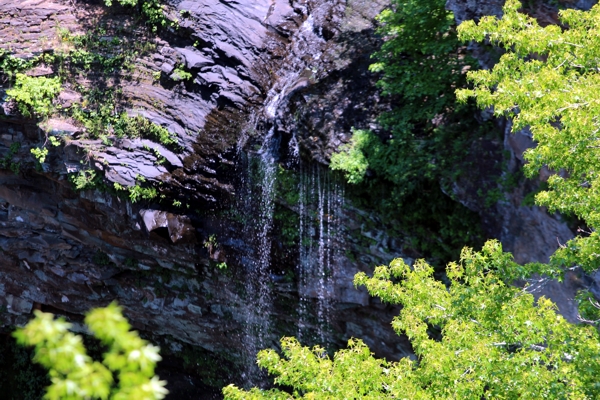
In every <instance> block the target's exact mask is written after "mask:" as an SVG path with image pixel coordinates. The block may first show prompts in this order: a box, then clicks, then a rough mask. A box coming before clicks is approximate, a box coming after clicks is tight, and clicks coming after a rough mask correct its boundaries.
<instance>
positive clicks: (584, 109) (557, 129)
mask: <svg viewBox="0 0 600 400" xmlns="http://www.w3.org/2000/svg"><path fill="white" fill-rule="evenodd" d="M520 6H521V5H520V3H519V2H518V1H516V0H510V1H507V2H506V4H505V6H504V16H503V17H502V19H497V18H495V17H484V18H482V19H481V21H480V22H479V23H478V24H476V23H474V22H472V21H469V22H465V23H464V24H462V25H461V26H460V27H459V32H460V37H461V39H463V40H476V41H483V40H486V39H487V40H489V41H490V42H491V43H493V44H496V45H500V46H502V47H504V48H506V50H507V51H506V53H505V54H504V55H503V56H502V57H501V58H500V61H499V62H498V63H497V64H496V65H495V66H494V68H493V69H492V70H485V71H475V72H470V73H469V75H468V76H469V80H471V81H472V82H473V84H474V88H473V89H472V90H459V91H458V92H457V94H458V96H459V98H460V99H462V100H463V101H466V100H467V99H468V98H469V97H475V99H476V100H477V104H478V105H479V106H480V107H490V106H492V107H493V109H494V113H495V114H496V115H506V116H509V117H511V118H512V119H513V131H518V130H520V129H523V128H525V127H530V129H531V133H532V135H533V138H534V140H535V141H536V142H537V146H536V147H535V148H533V149H529V150H527V151H526V152H525V155H524V156H525V159H526V160H527V161H528V163H527V165H526V166H525V173H526V174H527V175H528V176H530V177H535V176H536V175H537V174H538V171H539V170H540V169H541V168H543V167H547V168H549V169H550V170H551V171H555V172H556V171H561V172H560V173H554V174H553V175H552V176H551V177H550V178H549V179H548V190H543V191H541V192H540V193H538V194H537V195H536V202H537V203H538V204H539V205H543V206H546V207H548V208H549V210H550V211H559V212H562V213H567V214H574V215H575V216H577V217H578V218H580V219H582V220H583V221H585V223H587V224H588V226H590V227H591V228H592V230H594V231H595V230H596V229H597V228H598V227H600V207H599V206H600V195H599V193H600V174H599V172H600V146H599V145H598V143H599V140H600V136H599V135H598V132H599V131H600V120H599V118H598V115H600V74H599V73H598V69H597V66H598V55H599V54H600V30H599V29H598V21H599V20H600V6H599V5H596V6H594V7H593V8H592V9H591V10H590V11H589V12H583V11H576V10H563V11H561V12H560V14H559V15H560V18H561V22H562V24H564V26H565V27H568V29H567V28H561V27H560V26H557V25H549V26H546V27H541V26H540V25H539V24H538V23H537V21H536V20H535V19H533V18H531V17H529V16H527V15H525V14H523V13H520V12H519V8H520ZM599 247H600V244H599V243H598V236H597V234H595V233H594V234H592V235H591V236H589V237H586V238H581V237H580V238H578V239H575V240H573V241H570V242H569V244H568V245H567V246H566V247H565V248H564V249H561V250H560V251H559V252H558V253H557V254H556V255H555V256H554V257H553V262H555V263H558V262H561V261H562V262H563V263H565V264H564V265H566V266H570V263H578V264H580V265H582V266H583V267H584V268H585V269H586V270H588V271H589V270H590V269H592V268H597V267H598V263H597V261H596V258H597V255H596V254H597V253H594V251H595V250H596V249H598V248H599Z"/></svg>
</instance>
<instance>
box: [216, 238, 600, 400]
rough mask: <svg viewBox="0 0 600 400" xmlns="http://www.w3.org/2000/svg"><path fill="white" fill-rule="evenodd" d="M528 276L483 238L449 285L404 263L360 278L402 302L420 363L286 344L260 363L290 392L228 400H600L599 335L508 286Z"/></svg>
mask: <svg viewBox="0 0 600 400" xmlns="http://www.w3.org/2000/svg"><path fill="white" fill-rule="evenodd" d="M525 272H526V269H525V268H523V267H520V266H518V265H517V264H515V263H514V262H513V261H512V258H511V255H510V254H508V253H504V252H502V247H501V245H500V244H499V243H498V242H497V241H488V242H487V243H486V244H485V246H484V247H483V249H482V250H481V251H480V252H474V251H472V250H471V249H469V248H465V249H463V252H462V255H461V259H460V262H458V263H450V264H449V265H448V278H449V280H450V284H449V287H446V286H445V285H444V284H443V283H441V282H440V281H438V280H436V279H435V278H434V276H433V268H432V267H431V266H429V265H428V264H427V263H426V262H425V261H422V260H421V261H417V262H416V263H415V264H414V266H412V267H410V266H408V265H407V264H405V263H404V261H402V260H401V259H397V260H394V261H393V262H392V263H391V264H390V266H389V267H386V266H381V267H378V268H376V269H375V272H374V274H373V277H371V278H369V277H367V276H366V275H365V274H364V273H359V274H357V275H356V277H355V284H356V285H359V286H366V288H367V290H368V291H369V293H370V294H371V295H373V296H377V297H379V298H380V299H381V300H382V301H384V302H388V303H392V304H402V305H403V309H402V311H401V312H400V315H399V316H398V317H396V318H395V319H394V321H393V322H392V325H393V327H394V329H395V330H396V331H397V332H398V334H405V335H407V336H408V338H409V339H410V341H411V343H412V346H413V349H414V351H415V354H416V356H417V359H416V360H413V359H410V358H404V359H401V360H400V361H398V362H388V361H385V360H378V359H375V358H374V357H373V356H372V354H371V353H370V351H369V349H368V348H367V347H366V346H365V345H364V344H363V343H362V342H361V341H360V340H354V339H353V340H350V341H349V343H348V345H349V348H348V349H346V350H340V351H338V352H337V353H336V354H335V355H334V357H333V359H330V358H329V357H328V356H327V355H326V352H325V350H324V349H322V348H320V347H318V346H316V347H314V348H312V349H309V348H306V347H302V346H301V345H300V344H299V343H298V342H297V341H296V340H295V339H293V338H284V339H283V340H282V349H283V354H284V358H282V357H280V356H279V355H278V354H277V353H276V352H275V351H273V350H265V351H262V352H260V353H259V355H258V364H259V365H260V366H261V367H263V368H266V369H267V370H268V371H269V372H270V373H272V374H274V375H276V378H275V383H276V384H279V385H283V386H284V387H289V388H290V390H289V391H285V390H282V389H271V390H259V389H256V388H255V389H252V390H250V391H249V392H245V391H243V390H240V389H238V388H236V387H235V386H233V385H230V386H228V387H226V388H225V389H224V390H223V392H224V394H225V398H226V399H300V398H303V399H334V398H345V399H356V398H361V399H363V398H364V399H381V398H404V399H448V398H453V399H483V398H485V399H497V398H504V399H515V398H522V399H539V398H552V399H559V398H565V399H567V398H569V399H585V398H590V399H591V398H597V397H598V396H600V383H598V379H597V376H598V373H600V358H598V352H599V351H600V337H599V335H598V332H597V331H596V329H595V328H593V327H591V326H577V325H572V324H570V323H568V322H567V321H565V320H564V318H563V317H561V316H560V315H558V314H557V312H556V306H555V305H554V304H553V303H552V302H551V301H549V300H548V299H545V298H541V299H539V300H538V301H537V302H535V301H534V298H533V296H532V295H531V294H530V293H527V292H526V291H524V290H522V289H519V288H516V287H513V286H511V285H508V284H506V282H507V281H511V280H512V279H514V278H517V277H520V276H522V274H524V273H525Z"/></svg>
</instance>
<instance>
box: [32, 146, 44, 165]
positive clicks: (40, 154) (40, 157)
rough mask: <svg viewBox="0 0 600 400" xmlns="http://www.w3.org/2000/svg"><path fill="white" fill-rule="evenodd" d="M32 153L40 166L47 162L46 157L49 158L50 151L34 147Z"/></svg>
mask: <svg viewBox="0 0 600 400" xmlns="http://www.w3.org/2000/svg"><path fill="white" fill-rule="evenodd" d="M30 151H31V154H33V156H34V157H35V159H36V160H37V162H39V163H40V164H43V163H44V161H46V156H48V149H47V148H46V147H34V148H32V149H31V150H30Z"/></svg>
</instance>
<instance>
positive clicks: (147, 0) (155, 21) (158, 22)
mask: <svg viewBox="0 0 600 400" xmlns="http://www.w3.org/2000/svg"><path fill="white" fill-rule="evenodd" d="M117 2H118V3H119V4H120V5H122V6H128V7H140V8H141V12H142V14H143V15H144V17H145V18H146V20H147V21H148V25H150V27H151V28H152V31H153V32H156V31H157V30H158V28H159V27H164V26H166V25H167V18H166V16H165V13H164V11H163V7H162V5H161V4H160V1H159V0H141V1H140V0H117ZM104 4H106V6H108V7H110V6H112V4H113V2H112V0H104Z"/></svg>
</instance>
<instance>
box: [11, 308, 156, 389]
mask: <svg viewBox="0 0 600 400" xmlns="http://www.w3.org/2000/svg"><path fill="white" fill-rule="evenodd" d="M85 322H86V324H87V326H88V328H89V329H90V331H91V332H92V333H93V334H94V336H95V337H96V338H98V339H99V340H100V341H101V342H102V344H103V345H105V346H106V347H107V348H108V351H107V352H106V353H105V354H104V359H103V360H102V363H100V362H98V361H94V360H93V359H91V358H90V357H89V356H88V355H87V353H86V349H85V347H84V345H83V342H82V338H81V336H77V335H74V334H73V333H71V332H69V328H70V326H71V324H69V323H68V322H66V321H64V320H63V319H57V320H55V319H54V317H53V315H52V314H48V313H42V312H40V311H35V318H34V319H33V320H31V321H30V322H29V323H28V324H27V325H26V326H25V327H24V328H21V329H18V330H17V331H16V332H15V333H14V336H15V337H16V339H17V341H18V342H19V343H20V344H23V345H27V346H35V356H34V358H33V360H34V361H35V362H37V363H39V364H41V365H42V366H44V367H45V368H48V369H49V371H50V372H49V373H50V378H51V381H52V384H51V385H50V386H49V387H48V389H47V391H46V395H45V396H44V398H45V399H49V400H59V399H60V400H66V399H73V400H76V399H109V398H110V399H114V400H126V399H148V400H151V399H162V398H164V397H165V395H166V394H167V393H168V392H167V390H166V389H165V388H164V385H165V382H164V381H160V380H158V377H157V376H155V375H154V367H155V365H156V362H157V361H159V360H160V356H159V354H158V350H159V349H158V348H157V347H155V346H152V345H150V344H148V343H146V341H144V340H142V339H141V338H140V337H139V336H138V334H137V332H135V331H130V326H129V323H128V322H127V320H126V319H125V318H124V317H123V315H122V312H121V309H120V307H118V306H117V305H116V304H115V303H112V304H110V305H109V306H107V307H106V308H98V309H95V310H92V311H90V312H89V313H88V314H87V316H86V318H85Z"/></svg>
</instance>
